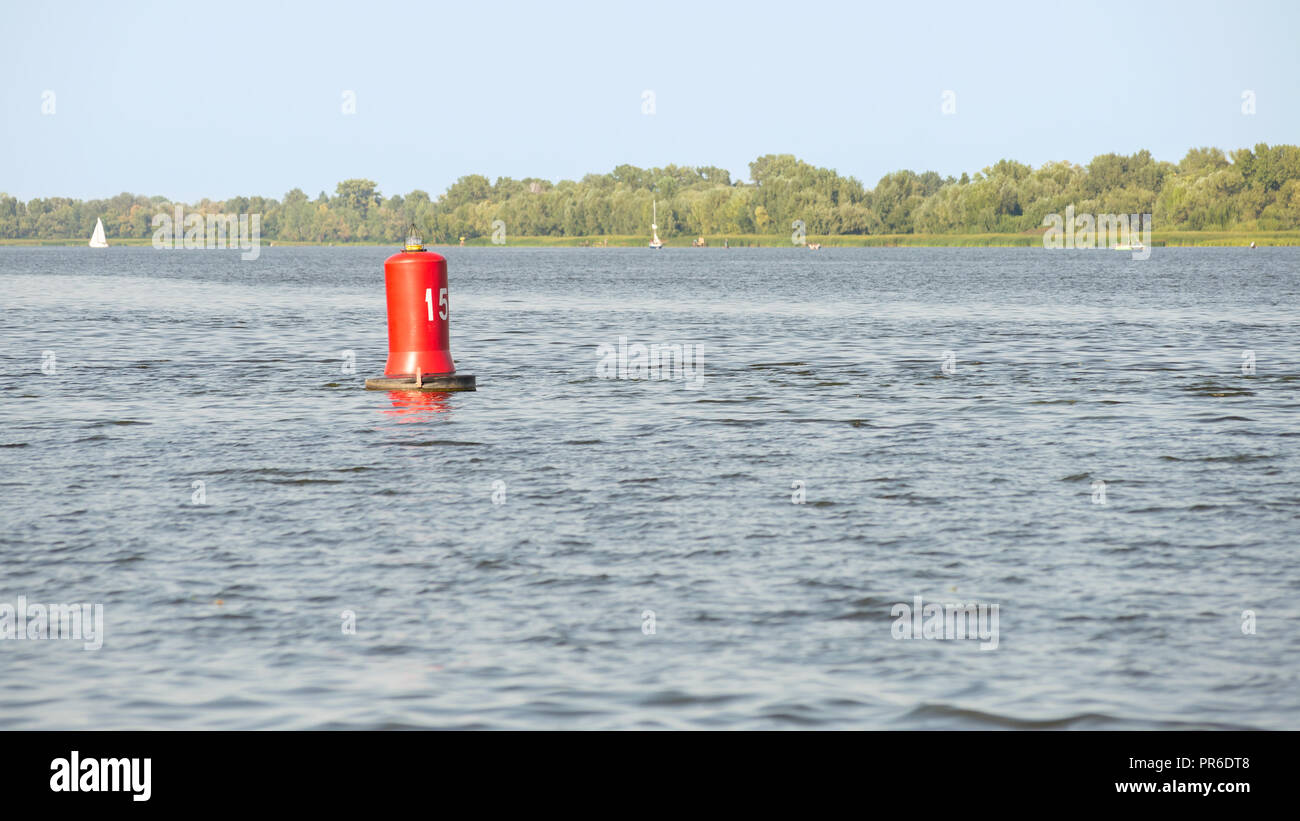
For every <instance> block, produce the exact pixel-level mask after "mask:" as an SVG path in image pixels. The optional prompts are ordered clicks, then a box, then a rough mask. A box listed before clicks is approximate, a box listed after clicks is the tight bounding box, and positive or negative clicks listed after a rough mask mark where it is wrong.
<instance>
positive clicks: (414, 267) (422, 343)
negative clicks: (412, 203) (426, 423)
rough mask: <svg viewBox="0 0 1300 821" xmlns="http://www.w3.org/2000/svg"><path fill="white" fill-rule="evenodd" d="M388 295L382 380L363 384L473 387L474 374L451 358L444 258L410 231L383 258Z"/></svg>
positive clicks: (450, 388)
mask: <svg viewBox="0 0 1300 821" xmlns="http://www.w3.org/2000/svg"><path fill="white" fill-rule="evenodd" d="M384 288H385V290H386V292H387V295H388V362H387V364H385V365H384V378H383V379H367V380H366V387H367V388H374V389H393V388H399V389H407V390H411V389H414V390H442V391H446V390H460V391H464V390H470V391H472V390H474V389H475V384H474V377H473V376H472V375H470V374H457V373H456V363H455V362H453V361H452V358H451V344H450V332H449V321H448V320H449V319H450V317H451V302H450V297H449V295H448V293H447V260H446V258H445V257H443V256H442V255H441V254H435V253H432V252H430V251H426V250H425V248H424V241H423V240H422V239H421V238H420V237H419V236H418V235H417V234H416V233H415V230H414V226H412V230H411V235H410V236H409V237H407V240H406V248H405V249H404V250H403V251H402V252H401V253H398V254H393V255H392V256H391V257H389V258H388V259H387V260H385V261H384Z"/></svg>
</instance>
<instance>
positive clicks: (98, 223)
mask: <svg viewBox="0 0 1300 821" xmlns="http://www.w3.org/2000/svg"><path fill="white" fill-rule="evenodd" d="M90 247H91V248H107V247H108V240H107V239H105V238H104V221H103V220H102V219H98V218H96V219H95V233H93V234H91V235H90Z"/></svg>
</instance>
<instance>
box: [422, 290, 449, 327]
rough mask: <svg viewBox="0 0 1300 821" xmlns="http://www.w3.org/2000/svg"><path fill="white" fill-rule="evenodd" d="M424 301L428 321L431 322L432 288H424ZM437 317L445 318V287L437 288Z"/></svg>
mask: <svg viewBox="0 0 1300 821" xmlns="http://www.w3.org/2000/svg"><path fill="white" fill-rule="evenodd" d="M424 301H425V303H427V304H428V306H429V321H430V322H432V321H433V289H432V288H425V289H424ZM438 318H439V319H446V318H447V289H446V288H440V289H438Z"/></svg>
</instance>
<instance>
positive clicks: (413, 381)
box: [366, 373, 478, 391]
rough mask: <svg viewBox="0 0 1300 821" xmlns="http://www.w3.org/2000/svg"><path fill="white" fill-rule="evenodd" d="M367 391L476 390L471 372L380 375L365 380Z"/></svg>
mask: <svg viewBox="0 0 1300 821" xmlns="http://www.w3.org/2000/svg"><path fill="white" fill-rule="evenodd" d="M366 390H368V391H476V390H478V387H477V386H476V384H475V381H474V374H472V373H426V374H423V375H421V376H420V377H419V378H418V379H417V378H416V377H414V376H381V377H378V378H376V379H367V380H366Z"/></svg>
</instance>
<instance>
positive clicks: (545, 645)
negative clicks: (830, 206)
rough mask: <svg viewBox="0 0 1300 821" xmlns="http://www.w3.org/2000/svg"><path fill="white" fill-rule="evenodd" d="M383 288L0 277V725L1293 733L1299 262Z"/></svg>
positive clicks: (344, 269) (1229, 253)
mask: <svg viewBox="0 0 1300 821" xmlns="http://www.w3.org/2000/svg"><path fill="white" fill-rule="evenodd" d="M389 253H391V250H390V249H384V248H318V249H306V248H264V249H263V250H262V254H261V257H260V258H259V259H258V260H256V261H250V262H244V261H241V260H240V259H239V253H238V252H224V251H189V252H185V251H155V250H153V249H151V248H112V249H109V250H108V251H99V252H97V251H93V250H91V249H88V248H66V249H65V248H0V303H2V305H3V312H2V313H0V494H2V498H3V508H2V510H3V512H2V513H0V522H2V524H3V528H0V567H2V571H0V572H2V575H0V603H6V602H7V603H10V604H13V603H15V602H16V599H17V597H19V596H25V597H26V598H27V599H28V600H29V601H41V602H54V603H64V602H93V603H102V604H103V607H104V619H105V632H106V637H105V640H104V646H103V648H102V649H100V650H98V651H87V650H84V649H82V646H81V644H80V643H78V642H72V641H34V640H4V641H0V727H2V728H76V727H99V728H397V727H429V728H433V727H482V728H579V727H582V728H585V727H594V728H639V727H643V728H688V727H695V728H782V727H792V728H801V727H810V728H1001V727H1010V728H1015V727H1077V728H1156V727H1259V728H1273V729H1293V730H1294V729H1300V629H1298V627H1300V607H1298V606H1297V597H1298V596H1300V544H1298V542H1300V539H1298V538H1297V537H1300V483H1298V482H1297V478H1296V475H1297V469H1300V455H1298V449H1300V401H1298V399H1297V390H1298V389H1300V336H1298V335H1297V330H1298V323H1297V305H1298V304H1300V250H1298V249H1283V248H1279V249H1258V250H1254V251H1250V250H1247V249H1223V250H1218V249H1186V250H1179V249H1155V251H1154V253H1153V254H1152V256H1151V258H1150V259H1149V260H1146V261H1137V260H1132V259H1130V258H1129V255H1128V254H1124V253H1113V252H1107V251H1056V252H1051V251H1044V250H1042V249H823V250H821V251H817V252H812V251H807V250H803V249H784V250H779V249H732V250H723V249H704V250H694V249H669V250H664V251H662V252H657V253H656V252H650V251H648V250H640V249H626V250H615V249H538V250H525V249H501V248H484V249H460V248H456V249H449V250H447V251H445V252H444V253H445V254H446V256H447V257H448V260H449V265H450V271H451V296H452V305H453V306H454V310H453V314H452V323H453V324H452V348H453V352H454V353H455V355H456V359H457V364H458V367H459V368H460V369H462V370H465V371H469V372H471V373H474V374H476V375H477V376H478V380H479V387H480V389H479V391H478V392H477V393H466V394H443V395H404V394H396V393H392V394H390V393H386V392H367V391H365V390H363V388H362V383H363V380H364V378H365V377H366V376H377V375H379V373H380V372H381V371H382V369H383V365H384V359H385V356H386V352H387V348H386V337H385V320H384V296H383V279H382V264H383V260H384V258H385V257H386V256H388V254H389ZM619 337H627V339H628V342H629V343H636V342H640V343H644V344H650V343H665V344H672V343H685V344H697V345H700V346H702V353H703V362H704V365H703V378H702V381H701V382H700V383H699V384H694V385H689V384H687V383H685V382H684V381H681V380H668V381H655V382H647V381H633V380H619V379H602V378H598V377H597V372H596V365H597V362H598V357H597V355H596V350H597V347H598V346H599V345H601V344H602V343H609V344H614V345H617V343H618V340H619ZM345 351H352V352H354V355H355V373H345V372H343V371H344V367H345V364H346V362H347V361H349V360H348V359H347V357H346V356H345V353H344V352H345ZM946 351H951V352H952V354H953V356H954V357H955V365H956V370H955V372H954V373H950V374H949V373H944V372H943V370H942V369H941V364H942V361H943V359H944V355H945V352H946ZM1246 351H1253V352H1254V357H1255V366H1256V372H1255V374H1254V375H1243V373H1242V365H1243V362H1244V361H1246V360H1243V353H1244V352H1246ZM45 352H52V353H53V354H54V359H53V362H52V364H53V366H54V367H53V370H54V374H53V375H48V374H44V373H42V364H43V363H46V364H47V368H46V369H47V370H49V369H50V368H49V367H48V366H49V364H51V360H50V359H49V357H48V356H47V355H46V353H45ZM196 482H202V483H203V484H202V486H201V488H202V494H203V501H205V503H204V504H196V503H195V500H196V496H197V495H198V489H197V488H196V485H195V484H194V483H196ZM1101 482H1104V483H1105V484H1104V494H1105V504H1098V503H1096V502H1097V501H1099V490H1100V489H1101V485H1100V483H1101ZM498 483H504V484H503V485H502V484H498ZM795 483H803V484H802V488H803V492H804V493H805V494H806V497H805V502H804V503H803V504H794V503H792V499H793V498H794V496H795V495H796V494H797V493H798V489H797V487H796V484H795ZM494 489H495V490H496V491H497V499H496V500H497V501H499V502H502V503H501V504H494V499H493V495H494ZM502 493H504V500H503V499H502V498H501V497H502ZM915 596H922V597H923V598H924V600H925V601H927V602H929V601H933V602H981V603H996V604H998V605H999V609H1000V626H999V642H998V647H997V649H996V650H989V651H982V650H981V649H980V646H979V643H978V642H974V641H961V640H952V641H946V640H928V641H926V640H896V639H894V638H893V636H892V633H891V627H892V626H893V623H894V617H893V616H891V608H892V606H893V605H894V604H895V603H898V602H908V603H910V602H912V601H913V598H914V597H915ZM1247 610H1249V611H1253V613H1254V614H1255V632H1254V634H1253V635H1249V634H1245V633H1243V611H1247ZM344 611H352V612H354V613H355V615H356V632H355V634H354V635H349V634H345V632H344V630H343V629H342V626H343V616H342V614H343V612H344ZM647 611H652V612H653V626H654V632H653V633H652V634H647V633H646V632H644V630H643V628H644V629H645V630H648V629H649V617H648V614H647Z"/></svg>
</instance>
